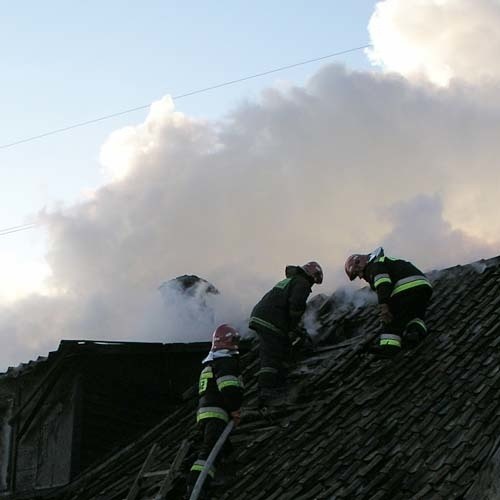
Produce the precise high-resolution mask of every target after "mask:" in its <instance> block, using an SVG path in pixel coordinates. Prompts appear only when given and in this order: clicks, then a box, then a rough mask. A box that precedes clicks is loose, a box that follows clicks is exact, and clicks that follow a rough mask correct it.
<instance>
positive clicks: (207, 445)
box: [187, 418, 226, 500]
mask: <svg viewBox="0 0 500 500" xmlns="http://www.w3.org/2000/svg"><path fill="white" fill-rule="evenodd" d="M200 425H201V426H202V428H203V442H202V444H201V447H200V451H199V453H198V458H197V459H196V460H195V462H194V463H193V465H192V467H191V470H190V471H189V476H188V479H187V494H188V498H189V496H190V495H191V492H192V491H193V488H194V485H195V484H196V481H197V479H198V476H199V475H200V473H201V471H202V470H203V468H204V466H205V462H206V460H207V458H208V455H210V452H211V451H212V448H213V447H214V445H215V443H216V442H217V439H218V438H219V436H220V435H221V434H222V431H223V430H224V428H225V427H226V422H225V421H224V420H222V419H220V418H207V419H205V420H203V421H202V422H201V424H200ZM216 463H217V460H216ZM215 472H216V467H215V464H214V465H213V466H212V467H211V468H210V470H209V471H208V475H207V477H206V479H205V483H204V485H203V489H202V493H201V495H200V497H199V498H200V500H205V499H208V498H209V493H210V487H211V484H212V481H213V480H214V477H215Z"/></svg>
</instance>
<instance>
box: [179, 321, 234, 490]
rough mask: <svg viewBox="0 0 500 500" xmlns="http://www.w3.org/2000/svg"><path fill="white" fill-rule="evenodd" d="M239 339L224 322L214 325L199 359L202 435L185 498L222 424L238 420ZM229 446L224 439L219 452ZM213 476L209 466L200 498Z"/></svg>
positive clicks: (219, 432)
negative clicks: (209, 343)
mask: <svg viewBox="0 0 500 500" xmlns="http://www.w3.org/2000/svg"><path fill="white" fill-rule="evenodd" d="M239 339H240V336H239V333H238V332H237V330H235V329H234V328H233V327H231V326H229V325H227V324H223V325H220V326H218V327H217V328H216V329H215V331H214V333H213V336H212V347H211V349H210V352H209V353H208V356H207V357H206V358H205V359H204V360H203V361H202V366H203V368H202V370H201V373H200V379H199V385H198V393H199V404H198V411H197V415H196V421H197V423H198V425H199V426H200V431H201V432H202V434H203V441H202V444H201V447H200V449H199V453H198V458H197V460H196V461H195V462H194V464H193V466H192V467H191V470H190V473H189V476H188V480H187V483H188V492H187V493H188V494H187V496H188V498H189V496H190V495H191V492H192V490H193V488H194V485H195V484H196V480H197V479H198V476H199V474H200V473H201V471H202V470H203V467H204V465H205V461H206V459H207V458H208V455H209V454H210V452H211V451H212V448H213V446H214V445H215V443H216V442H217V439H218V438H219V436H220V435H221V433H222V431H223V430H224V428H225V427H226V424H227V423H228V422H229V420H230V419H232V420H233V421H234V424H235V426H236V425H238V424H239V422H240V419H241V410H240V408H241V402H242V399H243V383H242V381H241V376H240V366H239V352H238V344H239ZM229 449H230V443H229V442H227V441H226V445H225V447H224V448H223V452H224V450H226V451H228V450H229ZM219 462H220V460H216V461H215V463H216V464H217V463H219ZM214 475H215V467H211V468H210V470H209V471H208V475H207V479H206V481H205V485H204V487H203V495H204V496H203V497H200V498H208V492H209V490H210V483H211V481H212V480H213V478H214Z"/></svg>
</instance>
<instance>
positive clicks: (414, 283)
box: [391, 278, 431, 297]
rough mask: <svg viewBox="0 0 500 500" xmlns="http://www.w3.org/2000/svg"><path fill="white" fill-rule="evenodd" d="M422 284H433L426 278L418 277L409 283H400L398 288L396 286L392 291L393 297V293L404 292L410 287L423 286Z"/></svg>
mask: <svg viewBox="0 0 500 500" xmlns="http://www.w3.org/2000/svg"><path fill="white" fill-rule="evenodd" d="M422 285H426V286H429V287H430V286H431V284H430V283H429V282H428V281H427V280H426V279H425V278H422V279H418V280H415V281H410V282H409V283H405V284H404V285H399V286H397V287H396V288H394V290H393V291H392V293H391V297H392V296H393V295H396V294H397V293H399V292H404V291H405V290H408V289H409V288H414V287H416V286H422Z"/></svg>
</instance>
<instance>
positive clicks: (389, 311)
mask: <svg viewBox="0 0 500 500" xmlns="http://www.w3.org/2000/svg"><path fill="white" fill-rule="evenodd" d="M345 272H346V274H347V276H348V277H349V279H350V280H351V281H352V280H354V279H355V278H361V279H364V280H365V281H367V282H368V283H369V284H370V287H371V289H372V290H374V291H376V292H377V296H378V303H379V307H380V318H381V321H382V323H383V325H384V331H383V333H382V334H381V335H380V337H379V340H378V346H376V348H375V352H376V353H378V354H381V355H382V356H384V355H388V356H389V357H390V356H392V355H394V354H397V353H398V352H399V351H400V350H401V346H402V342H404V344H405V346H406V347H409V348H412V347H415V346H416V345H417V344H418V343H419V342H420V341H421V340H422V339H423V338H425V336H426V335H427V326H426V324H425V321H424V320H425V311H426V309H427V306H428V304H429V301H430V299H431V296H432V285H431V283H430V282H429V280H428V279H427V277H426V276H425V274H424V273H423V272H422V271H420V269H418V268H417V267H415V266H414V265H413V264H412V263H411V262H407V261H406V260H402V259H395V258H393V257H388V256H386V255H384V249H383V248H382V247H379V248H377V249H376V250H375V251H373V252H372V253H370V254H368V255H363V254H354V255H351V256H350V257H349V258H348V259H347V261H346V263H345Z"/></svg>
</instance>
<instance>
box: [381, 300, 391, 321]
mask: <svg viewBox="0 0 500 500" xmlns="http://www.w3.org/2000/svg"><path fill="white" fill-rule="evenodd" d="M379 307H380V310H379V316H380V320H381V321H382V323H383V324H384V325H387V324H388V323H391V322H392V320H393V316H392V313H391V311H390V309H389V305H388V304H380V306H379Z"/></svg>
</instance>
